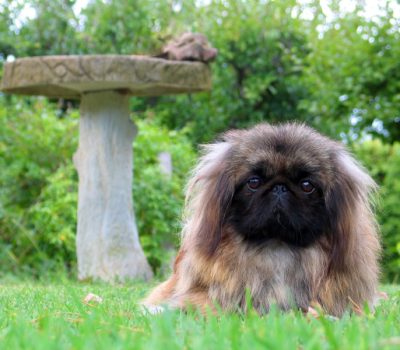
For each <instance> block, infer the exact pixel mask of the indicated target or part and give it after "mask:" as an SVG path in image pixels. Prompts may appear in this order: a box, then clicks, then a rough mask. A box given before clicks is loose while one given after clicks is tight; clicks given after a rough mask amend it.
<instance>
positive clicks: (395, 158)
mask: <svg viewBox="0 0 400 350" xmlns="http://www.w3.org/2000/svg"><path fill="white" fill-rule="evenodd" d="M353 149H354V151H355V153H356V154H357V156H358V157H359V158H360V159H361V160H362V161H363V162H364V164H365V165H366V166H367V167H368V169H369V170H370V172H371V175H372V176H373V177H374V178H375V180H376V181H377V182H378V184H379V185H380V187H381V189H380V200H379V204H378V221H379V224H380V227H381V234H382V243H383V257H382V263H383V266H384V273H385V275H386V277H387V278H388V279H389V280H391V281H392V280H395V281H399V278H400V205H399V198H400V143H398V142H396V143H394V144H393V145H387V144H384V143H382V141H380V140H373V141H368V142H364V143H362V144H357V145H354V147H353Z"/></svg>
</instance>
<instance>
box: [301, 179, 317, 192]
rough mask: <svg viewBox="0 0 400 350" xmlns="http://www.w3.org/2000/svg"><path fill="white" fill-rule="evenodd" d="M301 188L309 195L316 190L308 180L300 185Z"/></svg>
mask: <svg viewBox="0 0 400 350" xmlns="http://www.w3.org/2000/svg"><path fill="white" fill-rule="evenodd" d="M300 187H301V189H302V190H303V192H305V193H307V194H310V193H313V192H314V190H315V187H314V185H313V184H312V183H311V182H310V181H308V180H304V181H302V182H301V184H300Z"/></svg>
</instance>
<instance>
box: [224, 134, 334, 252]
mask: <svg viewBox="0 0 400 350" xmlns="http://www.w3.org/2000/svg"><path fill="white" fill-rule="evenodd" d="M248 136H250V137H243V138H242V139H241V142H240V143H239V144H237V145H236V147H235V150H234V152H232V156H231V157H232V158H231V160H230V162H231V167H234V168H236V170H235V171H234V172H235V173H236V174H238V178H237V180H236V181H235V182H236V185H235V191H234V195H233V198H232V202H231V205H230V208H229V210H228V215H227V222H228V223H230V224H231V225H233V227H234V228H235V231H236V232H237V233H239V234H240V235H241V236H242V237H243V238H244V239H245V240H246V241H248V242H250V243H255V244H260V243H262V242H265V241H268V240H269V239H278V240H282V241H284V242H286V243H289V244H291V245H294V246H308V245H310V244H312V243H313V242H314V241H316V240H317V239H318V238H319V237H321V236H322V235H323V234H324V233H327V232H329V231H330V230H331V228H330V215H329V210H328V208H327V205H326V201H325V199H326V196H325V194H326V192H327V190H328V189H329V182H332V176H333V175H334V172H335V169H334V167H333V166H332V162H331V161H330V160H331V158H332V157H333V156H334V155H333V154H331V151H332V150H330V149H329V145H326V140H323V141H324V142H323V143H322V140H321V138H320V137H319V135H317V134H315V135H314V134H313V133H311V132H310V130H309V129H305V130H302V129H298V128H290V127H287V128H280V129H274V128H265V129H264V130H263V132H259V133H258V134H257V133H256V134H255V135H248ZM315 137H316V138H317V139H316V140H315ZM327 146H328V148H327ZM238 164H240V166H237V165H238ZM232 170H233V169H231V171H232ZM238 172H239V173H238ZM327 182H328V184H327Z"/></svg>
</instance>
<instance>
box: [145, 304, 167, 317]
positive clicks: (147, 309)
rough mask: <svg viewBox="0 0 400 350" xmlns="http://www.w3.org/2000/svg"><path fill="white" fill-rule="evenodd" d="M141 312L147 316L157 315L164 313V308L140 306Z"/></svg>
mask: <svg viewBox="0 0 400 350" xmlns="http://www.w3.org/2000/svg"><path fill="white" fill-rule="evenodd" d="M140 306H141V309H142V312H143V313H145V314H149V315H158V314H161V313H162V312H164V311H165V307H163V306H160V305H151V304H141V305H140Z"/></svg>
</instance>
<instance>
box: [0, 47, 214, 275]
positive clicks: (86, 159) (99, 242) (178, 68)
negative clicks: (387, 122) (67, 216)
mask: <svg viewBox="0 0 400 350" xmlns="http://www.w3.org/2000/svg"><path fill="white" fill-rule="evenodd" d="M210 87H211V80H210V73H209V69H208V67H207V65H206V64H204V63H200V62H182V61H169V60H163V59H157V58H150V57H145V56H121V55H88V56H44V57H31V58H22V59H17V60H15V61H14V62H9V63H6V64H5V66H4V71H3V81H2V87H1V88H2V90H3V91H4V92H6V93H11V94H22V95H44V96H48V97H63V98H67V99H80V100H81V104H80V116H81V118H80V135H79V147H78V150H77V152H76V154H75V155H74V163H75V166H76V168H77V170H78V174H79V203H78V229H77V237H76V242H77V258H78V277H79V279H87V278H95V279H103V280H113V279H115V278H118V279H126V278H144V279H148V278H150V277H151V276H152V272H151V269H150V266H149V265H148V263H147V260H146V258H145V256H144V254H143V250H142V248H141V246H140V243H139V238H138V232H137V227H136V221H135V217H134V212H133V202H132V195H131V188H132V160H133V159H132V141H133V138H134V137H135V134H136V127H135V125H134V123H133V122H132V121H131V120H130V118H129V115H130V111H129V98H130V96H132V95H134V96H159V95H166V94H177V93H189V92H197V91H203V90H209V89H210ZM142 195H144V196H145V195H146V194H145V193H144V194H142Z"/></svg>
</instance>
